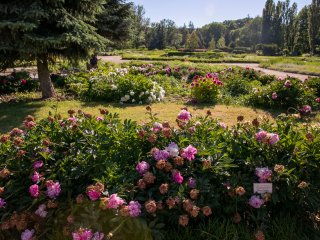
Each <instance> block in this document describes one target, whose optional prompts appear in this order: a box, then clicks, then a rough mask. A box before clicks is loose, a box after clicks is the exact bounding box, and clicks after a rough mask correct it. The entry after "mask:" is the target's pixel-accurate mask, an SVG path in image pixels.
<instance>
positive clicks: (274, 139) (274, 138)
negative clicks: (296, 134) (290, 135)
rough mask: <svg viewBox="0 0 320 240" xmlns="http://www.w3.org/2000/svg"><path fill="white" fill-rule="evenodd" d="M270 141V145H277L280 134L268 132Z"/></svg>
mask: <svg viewBox="0 0 320 240" xmlns="http://www.w3.org/2000/svg"><path fill="white" fill-rule="evenodd" d="M267 139H268V143H269V144H270V145H275V144H276V143H277V142H279V140H280V139H279V135H278V134H276V133H268V134H267Z"/></svg>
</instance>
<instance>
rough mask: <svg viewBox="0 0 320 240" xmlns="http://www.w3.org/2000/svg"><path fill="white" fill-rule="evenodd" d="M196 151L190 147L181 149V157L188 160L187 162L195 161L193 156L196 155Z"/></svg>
mask: <svg viewBox="0 0 320 240" xmlns="http://www.w3.org/2000/svg"><path fill="white" fill-rule="evenodd" d="M197 152H198V151H197V149H196V148H195V147H193V146H191V145H189V146H188V147H186V148H185V149H183V153H182V154H181V157H183V158H186V159H188V160H189V161H191V160H193V159H195V155H196V154H197Z"/></svg>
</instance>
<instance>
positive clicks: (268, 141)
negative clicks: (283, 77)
mask: <svg viewBox="0 0 320 240" xmlns="http://www.w3.org/2000/svg"><path fill="white" fill-rule="evenodd" d="M147 112H148V114H149V115H150V118H151V121H150V123H148V124H145V125H138V124H137V123H135V122H132V121H130V120H125V121H123V122H121V121H120V120H119V118H118V116H117V114H111V113H109V112H108V111H107V110H105V109H101V116H98V117H94V116H91V115H90V114H86V113H83V112H81V111H78V113H76V112H75V111H73V110H69V112H68V113H69V115H70V116H69V117H68V118H61V117H60V116H59V115H57V116H51V115H50V116H49V117H48V118H47V119H43V120H41V121H38V122H36V121H35V119H34V118H33V117H31V116H28V117H27V118H26V120H25V121H24V129H23V130H21V129H17V128H15V129H13V130H12V131H11V132H10V133H8V134H4V135H2V136H1V137H0V216H1V219H0V223H1V225H0V227H1V231H0V238H1V239H22V240H31V239H35V238H37V239H74V240H79V239H86V240H102V239H110V238H111V237H112V236H114V237H116V238H117V237H118V238H119V239H150V237H151V232H152V233H153V234H154V236H155V234H156V235H157V237H158V238H159V236H160V235H158V234H159V233H160V232H161V231H165V230H166V227H168V226H170V227H178V226H179V225H180V226H182V227H189V226H191V227H192V226H197V224H199V222H203V221H206V219H208V218H219V219H221V218H222V219H232V220H233V222H234V224H244V225H245V226H247V227H250V228H252V229H257V230H258V232H259V236H260V237H261V236H262V237H263V234H264V233H263V232H264V231H265V229H266V228H268V223H269V221H270V220H272V219H273V218H275V217H281V216H282V215H283V214H289V215H290V214H294V215H299V216H300V217H301V219H303V220H304V222H305V227H310V228H315V227H319V222H318V220H319V217H320V204H319V202H320V190H319V184H320V178H319V168H320V158H319V156H320V130H319V129H317V128H314V127H311V126H309V125H305V126H303V127H297V126H296V125H295V123H294V120H293V119H291V118H290V117H286V116H282V117H281V118H279V119H278V120H277V123H276V124H271V123H269V122H268V121H266V120H263V119H262V120H261V119H254V120H253V121H244V119H243V117H241V116H239V117H238V123H237V124H236V125H234V126H230V127H228V126H226V125H225V124H224V123H223V122H219V121H217V120H214V119H212V118H211V112H210V111H208V112H207V115H206V117H202V118H195V119H194V118H193V117H192V113H190V112H189V111H188V110H187V109H182V110H181V111H180V112H179V113H178V115H177V122H176V124H177V127H174V126H173V125H171V124H170V123H168V122H163V123H160V122H159V120H157V119H156V117H155V115H154V114H153V113H152V110H151V108H150V107H147ZM254 184H255V185H257V184H258V185H257V186H259V187H260V190H259V188H258V190H257V189H256V188H255V187H254ZM259 184H260V185H259ZM261 184H263V185H261ZM261 189H262V191H261ZM263 189H264V190H263ZM317 224H318V225H317ZM139 234H140V235H139ZM141 234H144V236H141ZM259 239H262V238H259ZM310 239H312V237H311V238H310Z"/></svg>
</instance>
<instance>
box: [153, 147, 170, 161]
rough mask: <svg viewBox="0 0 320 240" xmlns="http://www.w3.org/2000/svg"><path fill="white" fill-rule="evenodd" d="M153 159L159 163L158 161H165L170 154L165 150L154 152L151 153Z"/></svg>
mask: <svg viewBox="0 0 320 240" xmlns="http://www.w3.org/2000/svg"><path fill="white" fill-rule="evenodd" d="M153 157H154V158H155V159H156V160H157V161H159V160H167V159H168V158H169V157H170V153H168V152H167V151H166V150H159V149H157V150H155V151H154V153H153Z"/></svg>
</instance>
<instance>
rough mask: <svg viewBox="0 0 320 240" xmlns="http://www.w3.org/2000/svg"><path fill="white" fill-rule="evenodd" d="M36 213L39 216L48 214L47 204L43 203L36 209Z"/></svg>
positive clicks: (43, 216)
mask: <svg viewBox="0 0 320 240" xmlns="http://www.w3.org/2000/svg"><path fill="white" fill-rule="evenodd" d="M35 214H36V215H38V216H39V217H42V218H45V217H46V216H47V214H48V212H47V211H46V205H45V204H41V205H40V206H39V207H38V209H37V210H36V211H35Z"/></svg>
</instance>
